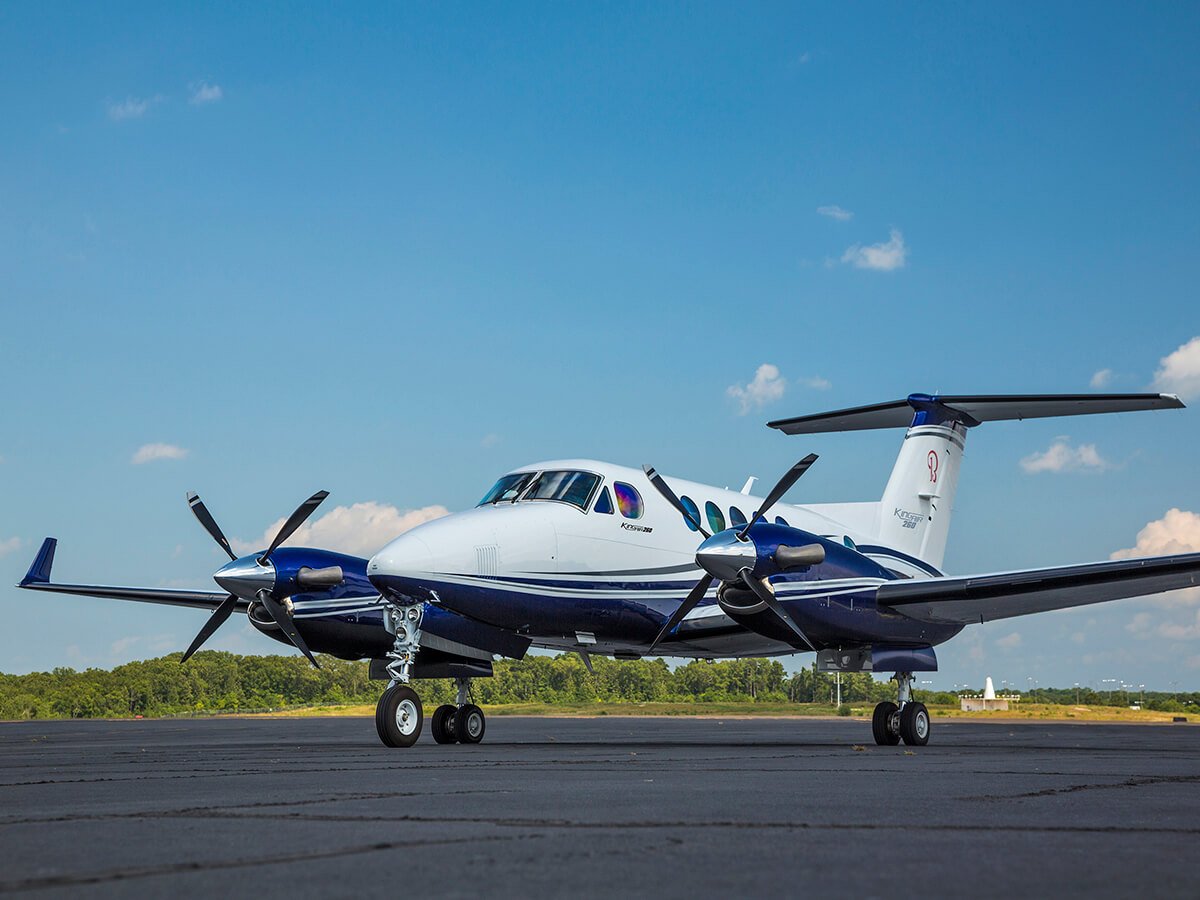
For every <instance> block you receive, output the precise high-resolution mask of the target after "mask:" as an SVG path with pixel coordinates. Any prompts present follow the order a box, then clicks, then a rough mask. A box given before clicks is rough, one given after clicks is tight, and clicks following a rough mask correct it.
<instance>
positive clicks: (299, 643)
mask: <svg viewBox="0 0 1200 900" xmlns="http://www.w3.org/2000/svg"><path fill="white" fill-rule="evenodd" d="M328 496H329V492H328V491H317V492H316V493H315V494H313V495H312V496H311V497H309V498H308V499H307V500H305V501H304V502H303V503H301V504H300V505H299V506H298V507H296V511H295V512H293V513H292V514H291V515H290V516H289V517H288V519H287V521H286V522H284V523H283V527H281V528H280V529H279V531H278V533H276V535H275V539H274V540H272V541H271V544H270V546H269V547H268V548H267V550H266V551H265V552H264V553H263V554H262V555H261V556H256V555H251V556H243V557H240V558H239V557H238V556H237V555H236V554H234V552H233V549H232V547H230V544H229V540H228V539H227V538H226V537H225V534H224V532H222V531H221V527H220V526H219V525H218V524H217V521H216V519H214V518H213V517H212V514H211V513H210V512H209V511H208V507H206V506H205V505H204V501H203V500H201V499H200V497H199V496H198V495H196V494H195V493H191V494H188V498H187V500H188V506H189V507H191V510H192V512H193V513H194V514H195V516H196V518H197V519H198V520H199V522H200V524H201V525H202V526H204V530H205V531H207V532H208V533H209V535H210V536H211V537H212V539H213V540H214V541H216V542H217V544H218V545H220V547H221V549H222V550H224V551H225V552H226V553H227V554H229V559H230V562H228V563H226V564H225V565H224V566H222V567H221V568H220V569H218V570H217V572H216V573H215V574H214V575H213V580H214V581H216V582H217V584H219V585H220V586H221V587H222V588H224V589H225V590H226V591H228V592H229V596H228V597H226V598H225V599H224V600H222V601H221V604H220V605H219V606H218V607H217V608H216V609H215V610H213V613H212V615H211V616H209V619H208V621H207V622H205V623H204V627H203V628H201V629H200V633H199V634H197V635H196V639H195V640H193V641H192V644H191V646H190V647H188V649H187V652H185V653H184V654H183V659H182V660H181V662H187V660H188V659H189V658H190V657H191V655H192V654H193V653H195V652H196V651H197V650H199V649H200V647H201V646H202V645H203V644H204V642H205V641H207V640H208V639H209V638H210V637H212V635H213V633H214V632H215V631H216V630H217V629H218V628H220V627H221V625H223V624H224V623H225V620H226V619H228V618H229V616H230V614H231V613H232V612H233V610H234V608H235V607H236V606H237V601H238V598H239V597H240V598H242V599H243V600H249V601H251V602H254V603H258V604H260V605H261V606H262V608H263V609H265V610H266V611H267V613H268V615H270V617H271V619H272V620H273V621H274V622H275V624H276V625H278V626H279V629H280V630H281V631H282V632H283V633H284V634H285V635H287V638H288V640H289V641H291V642H292V644H293V645H294V646H295V648H296V649H297V650H299V651H300V652H301V653H303V654H304V655H305V657H307V658H308V661H309V662H311V663H312V664H313V665H314V666H316V667H317V668H318V669H319V668H321V667H320V666H319V665H318V664H317V661H316V659H315V658H314V657H313V655H312V651H310V650H309V649H308V645H307V644H306V643H305V642H304V638H303V637H302V636H301V634H300V632H299V630H298V629H297V628H296V624H295V622H293V621H292V617H291V615H289V613H288V610H287V609H286V608H285V606H284V603H281V602H280V600H279V598H276V596H275V588H276V575H277V573H276V571H275V565H274V564H273V563H272V562H271V554H272V553H274V552H275V551H276V550H278V549H279V545H280V544H282V543H283V542H284V541H286V540H287V539H288V538H289V537H291V536H292V535H293V534H294V533H295V532H296V529H298V528H299V527H300V526H301V525H303V524H304V522H305V521H306V520H307V519H308V517H309V516H311V515H312V514H313V511H314V510H316V508H317V507H318V506H320V505H321V502H322V501H323V500H324V499H325V498H326V497H328ZM342 577H343V575H342V570H341V569H340V568H339V567H338V566H331V567H329V568H326V569H309V568H303V569H301V570H300V571H299V572H298V573H297V574H296V577H295V582H296V584H297V585H298V586H300V587H305V588H315V589H321V588H328V587H333V586H334V585H337V584H339V583H341V581H342Z"/></svg>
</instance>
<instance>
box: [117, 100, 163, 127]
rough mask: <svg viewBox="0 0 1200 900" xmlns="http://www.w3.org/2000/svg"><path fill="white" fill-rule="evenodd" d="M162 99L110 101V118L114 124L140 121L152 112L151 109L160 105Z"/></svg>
mask: <svg viewBox="0 0 1200 900" xmlns="http://www.w3.org/2000/svg"><path fill="white" fill-rule="evenodd" d="M161 100H162V97H161V96H159V95H157V94H156V95H155V96H153V97H126V98H125V99H124V100H121V101H115V100H110V101H108V117H109V118H110V119H112V121H114V122H124V121H126V120H128V119H140V118H141V117H142V116H144V115H145V114H146V113H148V112H149V111H150V107H152V106H154V104H156V103H159V102H160V101H161Z"/></svg>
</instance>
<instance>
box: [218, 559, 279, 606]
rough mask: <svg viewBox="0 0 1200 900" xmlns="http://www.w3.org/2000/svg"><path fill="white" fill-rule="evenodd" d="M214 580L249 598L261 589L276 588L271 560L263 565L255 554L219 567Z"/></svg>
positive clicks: (238, 595) (227, 588) (235, 594)
mask: <svg viewBox="0 0 1200 900" xmlns="http://www.w3.org/2000/svg"><path fill="white" fill-rule="evenodd" d="M213 581H215V582H216V583H217V584H219V585H220V586H221V587H223V588H224V589H225V590H227V591H229V593H231V594H233V595H234V596H236V597H243V598H245V599H248V600H249V599H253V598H254V595H255V594H257V593H258V592H259V591H269V590H272V589H274V587H275V567H274V566H273V565H271V563H270V562H268V563H267V564H266V565H262V564H261V563H259V561H258V559H257V558H256V557H255V556H253V555H251V556H243V557H242V558H241V559H235V560H234V561H233V562H231V563H226V564H225V565H224V566H222V567H221V568H220V569H218V570H217V571H216V572H215V573H214V574H213Z"/></svg>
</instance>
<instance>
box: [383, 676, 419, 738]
mask: <svg viewBox="0 0 1200 900" xmlns="http://www.w3.org/2000/svg"><path fill="white" fill-rule="evenodd" d="M401 711H403V712H404V713H406V716H405V724H404V727H403V728H401V725H400V722H398V721H397V719H398V713H400V712H401ZM424 719H425V713H424V710H422V708H421V698H420V697H418V696H417V692H416V691H414V690H413V689H412V688H410V687H409V686H408V685H407V684H397V685H393V686H392V687H390V688H388V689H387V690H386V691H384V692H383V696H382V697H380V698H379V703H377V704H376V705H375V730H376V731H377V732H378V733H379V740H381V741H383V743H384V746H386V747H411V746H412V745H413V744H415V743H416V742H417V738H419V737H420V736H421V725H422V723H423V722H424Z"/></svg>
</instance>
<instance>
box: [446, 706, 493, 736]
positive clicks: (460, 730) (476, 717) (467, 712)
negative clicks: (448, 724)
mask: <svg viewBox="0 0 1200 900" xmlns="http://www.w3.org/2000/svg"><path fill="white" fill-rule="evenodd" d="M486 729H487V719H485V718H484V716H483V710H482V709H480V708H479V707H478V706H476V705H475V704H474V703H468V704H467V705H466V706H460V707H459V708H458V712H457V713H456V715H455V716H454V733H455V735H456V736H457V737H458V742H459V743H460V744H478V743H479V742H480V741H482V740H483V732H484V731H485V730H486Z"/></svg>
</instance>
